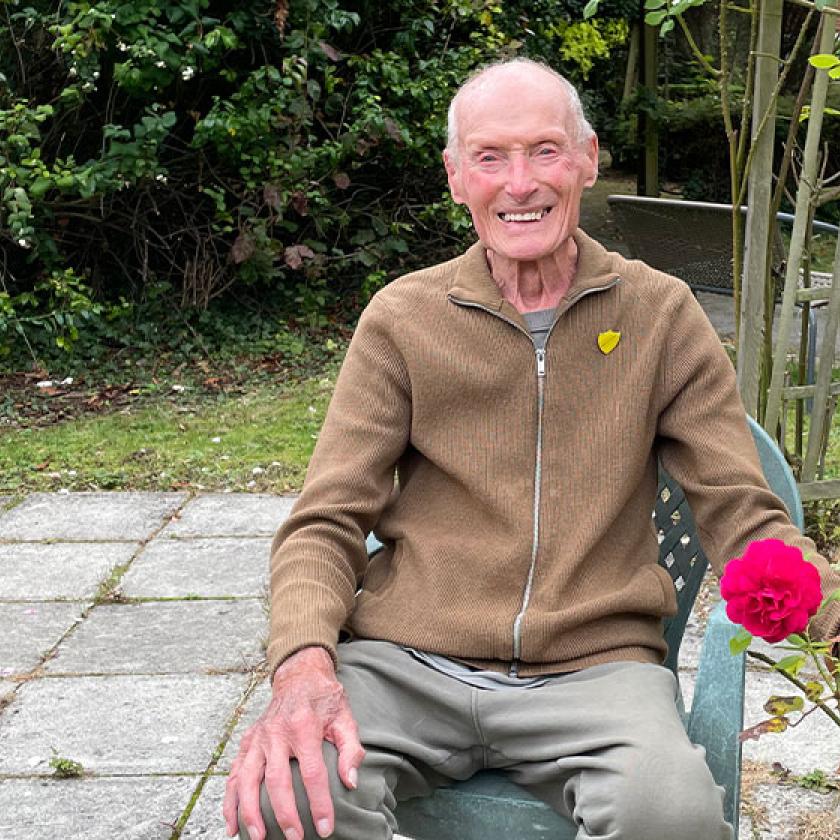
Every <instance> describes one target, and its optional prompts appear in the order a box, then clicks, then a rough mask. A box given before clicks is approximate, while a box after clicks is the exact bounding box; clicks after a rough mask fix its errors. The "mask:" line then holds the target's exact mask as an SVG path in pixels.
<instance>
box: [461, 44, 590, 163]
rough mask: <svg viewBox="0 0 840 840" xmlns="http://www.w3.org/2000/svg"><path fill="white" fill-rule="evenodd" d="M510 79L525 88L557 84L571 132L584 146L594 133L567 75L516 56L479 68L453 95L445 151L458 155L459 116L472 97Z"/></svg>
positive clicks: (484, 94) (509, 81) (492, 89)
mask: <svg viewBox="0 0 840 840" xmlns="http://www.w3.org/2000/svg"><path fill="white" fill-rule="evenodd" d="M510 83H513V84H517V85H521V86H522V90H523V92H525V91H527V90H529V89H532V88H533V86H535V85H540V86H544V87H546V88H548V89H550V88H552V87H556V89H557V93H558V96H560V97H562V98H563V99H565V101H566V104H567V106H568V113H569V120H570V122H571V123H572V124H571V125H569V126H567V128H568V130H569V133H570V135H571V136H572V137H573V138H574V139H575V140H576V141H577V143H578V144H579V145H581V146H583V145H584V144H585V143H587V142H588V141H589V140H590V139H591V138H592V137H593V136H594V135H595V132H594V131H593V130H592V126H591V125H590V124H589V122H588V121H587V119H586V117H585V116H584V113H583V106H582V105H581V102H580V97H579V96H578V92H577V90H575V88H574V86H573V85H572V84H571V83H570V82H569V81H568V80H567V79H565V78H563V76H561V75H560V74H559V73H558V72H557V71H556V70H552V68H551V67H549V66H548V65H547V64H542V63H540V62H538V61H532V60H531V59H530V58H514V59H511V60H509V61H500V62H498V63H496V64H491V65H489V66H487V67H484V68H482V69H480V70H477V71H476V72H475V73H473V74H472V76H470V77H469V78H468V79H467V80H466V82H464V84H463V85H461V87H460V88H458V91H457V92H456V93H455V96H453V97H452V102H451V103H450V104H449V112H448V115H447V116H448V119H447V137H446V151H447V153H448V154H449V156H450V158H452V159H453V160H455V159H457V156H458V144H459V140H460V137H459V133H458V132H459V118H460V115H461V111H462V108H463V107H464V105H466V104H467V103H468V102H469V101H470V100H471V99H474V98H481V97H484V96H486V95H488V94H490V95H492V93H493V91H494V89H496V88H497V87H498V86H499V85H500V84H510Z"/></svg>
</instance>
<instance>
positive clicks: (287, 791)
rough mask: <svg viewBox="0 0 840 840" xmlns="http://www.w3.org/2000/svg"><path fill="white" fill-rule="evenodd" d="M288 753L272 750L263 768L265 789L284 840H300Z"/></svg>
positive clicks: (301, 828)
mask: <svg viewBox="0 0 840 840" xmlns="http://www.w3.org/2000/svg"><path fill="white" fill-rule="evenodd" d="M289 762H290V758H289V755H288V753H285V752H283V751H282V750H279V749H274V750H272V752H271V755H270V756H269V758H268V762H267V763H266V767H265V787H266V790H267V791H268V798H269V801H270V802H271V810H272V811H274V818H275V819H276V820H277V825H279V826H280V828H281V829H282V830H283V835H284V837H285V838H286V840H302V838H303V825H302V823H301V821H300V815H299V814H298V810H297V802H296V800H295V789H294V785H293V784H292V768H291V765H290V763H289Z"/></svg>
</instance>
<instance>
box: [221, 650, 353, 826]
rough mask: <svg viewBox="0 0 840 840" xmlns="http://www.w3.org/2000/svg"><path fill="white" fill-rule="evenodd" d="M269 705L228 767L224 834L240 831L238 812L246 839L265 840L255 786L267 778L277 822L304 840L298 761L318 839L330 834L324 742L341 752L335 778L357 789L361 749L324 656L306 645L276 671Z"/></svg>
mask: <svg viewBox="0 0 840 840" xmlns="http://www.w3.org/2000/svg"><path fill="white" fill-rule="evenodd" d="M272 694H273V696H272V699H271V702H270V703H269V706H268V708H267V709H266V711H265V712H264V713H263V715H262V717H260V719H259V720H258V721H257V722H256V723H255V724H254V725H253V726H252V727H251V728H250V729H248V731H247V732H246V733H245V735H244V736H243V738H242V743H241V745H240V748H239V755H237V756H236V758H235V759H234V761H233V765H232V767H231V771H230V776H229V777H228V782H227V788H226V790H225V800H224V806H223V811H224V815H225V823H226V826H227V832H228V834H229V835H230V836H231V837H233V836H235V834H236V832H237V831H238V825H237V811H238V812H239V814H241V816H242V821H243V822H244V823H245V825H246V826H247V828H248V833H249V835H250V840H264V838H265V825H264V823H263V818H262V814H261V812H260V784H261V783H262V781H263V779H265V785H266V788H267V790H268V796H269V799H270V800H271V807H272V809H273V810H274V816H275V817H276V819H277V824H278V825H279V826H280V828H281V829H282V831H283V834H284V835H285V837H286V840H303V826H302V825H301V820H300V815H299V814H298V811H297V806H296V804H295V794H294V790H293V787H292V769H291V760H292V759H293V758H295V759H297V762H298V765H299V768H300V775H301V778H302V779H303V784H304V787H305V789H306V795H307V797H308V799H309V810H310V812H311V814H312V821H313V823H314V824H315V829H316V831H317V832H318V835H319V836H320V837H327V836H329V835H330V834H332V831H333V828H334V824H335V819H334V813H333V803H332V797H331V796H330V786H329V778H328V775H327V768H326V765H325V764H324V757H323V752H322V750H323V742H324V741H330V742H331V743H332V744H334V745H335V747H336V749H337V750H338V775H339V777H340V779H341V781H342V782H343V783H344V785H345V786H346V787H348V788H351V789H352V788H355V787H356V784H357V778H358V769H359V766H360V765H361V763H362V759H363V758H364V754H365V751H364V749H363V748H362V745H361V743H360V741H359V734H358V730H357V728H356V722H355V720H354V719H353V715H352V713H351V711H350V706H349V704H348V702H347V698H346V697H345V695H344V689H343V688H342V686H341V683H339V682H338V680H337V679H336V676H335V668H334V667H333V662H332V659H331V658H330V655H329V653H327V651H326V650H325V649H324V648H321V647H310V648H305V649H304V650H301V651H298V652H297V653H296V654H294V655H292V656H290V657H289V658H288V659H287V660H286V661H285V662H284V663H283V664H282V665H281V666H280V667H279V668H278V669H277V671H276V672H275V674H274V681H273V686H272Z"/></svg>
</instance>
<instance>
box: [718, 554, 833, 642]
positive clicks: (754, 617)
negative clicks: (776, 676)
mask: <svg viewBox="0 0 840 840" xmlns="http://www.w3.org/2000/svg"><path fill="white" fill-rule="evenodd" d="M720 591H721V595H722V596H723V598H724V600H725V601H726V614H727V616H729V619H730V621H732V622H734V623H735V624H741V625H743V626H744V628H745V629H746V630H747V631H749V632H750V633H752V634H753V635H755V636H760V637H761V638H762V639H765V640H766V641H768V642H770V643H771V644H775V643H776V642H781V641H782V640H783V639H786V638H787V637H788V636H790V635H791V633H801V632H803V631H804V630H805V629H806V628H807V627H808V622H809V621H810V620H811V617H812V616H813V615H814V614H815V613H816V612H817V610H818V609H819V607H820V602H821V601H822V590H821V589H820V576H819V573H818V572H817V569H816V567H815V566H813V565H812V564H811V563H809V562H807V561H806V560H805V559H804V558H803V556H802V552H801V551H800V549H798V548H796V547H795V546H789V545H786V544H785V543H783V542H782V541H781V540H756V541H755V542H752V543H750V545H749V546H748V547H747V550H746V551H745V552H744V556H743V557H736V558H734V559H733V560H730V561H729V563H728V564H727V565H726V569H725V570H724V574H723V578H722V579H721V583H720Z"/></svg>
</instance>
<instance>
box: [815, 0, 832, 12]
mask: <svg viewBox="0 0 840 840" xmlns="http://www.w3.org/2000/svg"><path fill="white" fill-rule="evenodd" d="M830 2H831V0H814V5H815V6H816V7H817V11H818V12H821V11H822V10H823V9H824V8H825V7H826V6H828V4H829V3H830Z"/></svg>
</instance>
